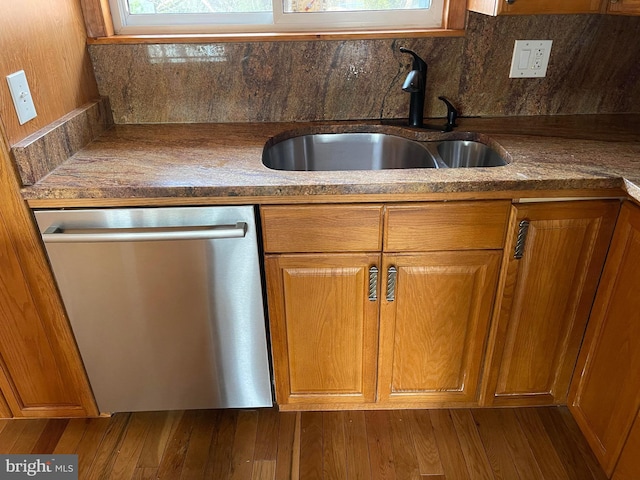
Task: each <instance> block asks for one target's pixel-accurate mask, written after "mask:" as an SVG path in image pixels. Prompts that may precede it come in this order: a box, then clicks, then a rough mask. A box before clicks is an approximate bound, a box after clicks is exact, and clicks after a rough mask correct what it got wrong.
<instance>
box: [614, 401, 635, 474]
mask: <svg viewBox="0 0 640 480" xmlns="http://www.w3.org/2000/svg"><path fill="white" fill-rule="evenodd" d="M639 478H640V414H638V416H637V417H636V421H635V422H634V424H633V427H632V428H631V432H630V433H629V437H628V438H627V441H626V443H625V444H624V448H623V449H622V454H621V455H620V460H619V461H618V464H617V465H616V469H615V471H614V472H613V480H638V479H639Z"/></svg>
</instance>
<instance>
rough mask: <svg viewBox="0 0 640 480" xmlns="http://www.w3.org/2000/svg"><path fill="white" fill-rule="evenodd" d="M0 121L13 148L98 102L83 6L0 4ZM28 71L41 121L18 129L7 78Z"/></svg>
mask: <svg viewBox="0 0 640 480" xmlns="http://www.w3.org/2000/svg"><path fill="white" fill-rule="evenodd" d="M0 12H2V13H1V14H0V77H1V78H0V121H1V122H2V123H3V125H4V127H5V131H6V133H7V138H8V140H9V143H10V144H11V145H13V144H15V143H16V142H18V141H20V140H22V139H23V138H25V137H27V136H28V135H30V134H32V133H33V132H35V131H37V130H39V129H40V128H42V127H44V126H45V125H48V124H49V123H51V122H53V121H55V120H57V119H59V118H60V117H62V116H63V115H65V114H67V113H69V112H71V111H72V110H74V109H75V108H77V107H79V106H81V105H83V104H85V103H87V102H88V101H90V100H92V99H95V98H97V97H98V87H97V86H96V81H95V77H94V75H93V69H92V67H91V62H90V59H89V56H88V54H87V49H86V33H85V26H84V19H83V16H82V9H81V6H80V0H47V1H42V0H21V1H19V2H17V1H15V0H0ZM18 70H24V71H25V73H26V75H27V81H28V82H29V87H30V88H31V94H32V96H33V101H34V103H35V107H36V112H37V113H38V116H37V117H36V118H35V119H33V120H31V121H29V122H27V123H26V124H24V125H20V124H19V123H18V117H17V116H16V113H15V110H14V107H13V103H12V101H11V95H10V93H9V87H8V85H7V82H6V79H5V77H6V76H7V75H9V74H10V73H13V72H16V71H18Z"/></svg>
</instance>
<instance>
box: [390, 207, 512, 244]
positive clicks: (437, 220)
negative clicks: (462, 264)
mask: <svg viewBox="0 0 640 480" xmlns="http://www.w3.org/2000/svg"><path fill="white" fill-rule="evenodd" d="M510 208H511V202H510V201H508V200H491V201H473V202H444V203H420V204H412V205H408V204H406V205H394V206H389V207H387V208H386V213H385V232H384V250H385V251H388V252H400V251H403V252H430V251H437V250H481V249H501V248H503V246H504V239H505V228H506V225H507V220H508V218H509V210H510Z"/></svg>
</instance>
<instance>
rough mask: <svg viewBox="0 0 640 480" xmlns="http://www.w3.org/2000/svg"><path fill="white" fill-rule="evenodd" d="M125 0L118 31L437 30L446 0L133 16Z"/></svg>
mask: <svg viewBox="0 0 640 480" xmlns="http://www.w3.org/2000/svg"><path fill="white" fill-rule="evenodd" d="M127 2H128V0H109V5H110V8H111V12H112V14H113V17H112V19H113V25H114V31H115V33H116V34H118V35H140V34H143V35H147V34H159V35H162V34H220V33H222V34H233V33H241V34H250V33H275V34H278V33H289V32H317V31H319V30H320V31H332V32H333V31H345V30H349V31H361V30H372V29H374V30H381V29H389V25H391V28H401V29H439V28H442V24H443V21H444V20H443V15H442V13H443V12H444V7H445V5H444V2H445V0H431V7H430V8H429V10H424V9H407V10H387V11H367V12H353V11H352V12H312V13H284V11H283V10H284V0H272V1H271V5H272V9H271V11H270V12H261V13H220V14H206V13H202V14H130V13H129V12H128V8H127Z"/></svg>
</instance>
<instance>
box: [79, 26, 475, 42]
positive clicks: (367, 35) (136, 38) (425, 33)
mask: <svg viewBox="0 0 640 480" xmlns="http://www.w3.org/2000/svg"><path fill="white" fill-rule="evenodd" d="M464 33H465V31H464V30H453V29H431V30H388V31H379V30H376V31H342V32H315V33H310V32H287V33H244V34H238V33H233V34H176V35H158V34H154V35H112V36H108V37H98V38H88V39H87V43H89V44H90V45H106V44H136V43H222V42H287V41H310V40H363V39H385V38H416V37H462V36H464Z"/></svg>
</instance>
